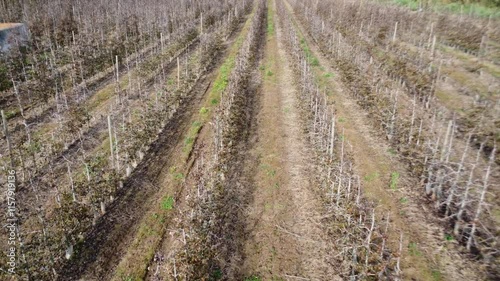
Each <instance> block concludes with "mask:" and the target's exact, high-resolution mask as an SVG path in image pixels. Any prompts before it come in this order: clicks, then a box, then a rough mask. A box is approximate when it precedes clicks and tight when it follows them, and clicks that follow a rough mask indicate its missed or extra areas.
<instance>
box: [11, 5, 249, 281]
mask: <svg viewBox="0 0 500 281" xmlns="http://www.w3.org/2000/svg"><path fill="white" fill-rule="evenodd" d="M204 3H205V5H207V7H208V6H209V5H210V3H211V2H210V1H205V2H204ZM220 5H222V4H221V3H214V4H213V5H212V8H210V9H209V8H207V9H206V10H205V11H204V13H205V14H204V15H203V17H204V20H203V24H200V23H198V24H197V25H196V26H195V27H192V28H191V27H188V28H187V29H179V30H176V31H174V34H176V33H177V34H179V35H177V36H171V38H170V39H163V41H161V42H160V43H159V44H158V46H159V47H158V48H159V50H157V51H156V52H157V54H158V55H156V56H151V57H148V58H146V57H145V58H143V59H142V62H141V63H138V64H137V65H138V67H139V69H141V72H140V73H139V74H140V75H132V74H131V73H130V71H127V72H126V75H125V77H126V79H128V84H127V86H126V87H122V88H120V84H119V81H121V78H120V76H121V74H120V71H119V70H118V71H115V73H114V74H116V80H115V81H113V80H111V82H110V83H111V85H113V84H115V83H116V84H117V86H116V88H115V91H112V92H111V97H110V98H109V102H108V104H107V105H106V106H105V107H108V106H109V107H110V108H109V109H108V108H105V110H106V111H99V113H100V114H103V113H104V114H107V116H103V117H101V118H95V120H92V121H91V122H93V124H92V125H87V128H88V129H87V131H83V130H81V128H80V129H79V132H78V130H77V132H75V133H76V134H78V135H77V136H76V140H75V141H74V143H73V144H71V145H68V149H66V150H61V152H60V153H59V154H55V153H54V154H53V155H54V158H52V159H48V160H47V162H45V163H47V164H46V165H44V166H43V168H41V169H40V168H39V171H38V172H39V173H40V175H39V177H34V175H35V172H34V173H32V174H29V175H28V176H27V177H26V182H25V187H24V188H23V189H22V190H20V192H19V194H18V196H20V197H22V198H19V201H20V202H23V207H22V209H21V210H20V214H19V217H20V238H21V240H22V242H23V247H22V252H23V254H24V257H25V259H24V260H22V261H21V262H22V267H21V268H20V269H19V272H21V274H22V276H23V277H26V278H28V279H29V280H52V279H53V278H55V277H56V275H55V274H56V273H55V271H54V270H55V269H56V268H57V267H58V266H59V265H61V264H62V263H63V262H64V260H63V257H64V256H65V255H66V258H77V256H76V257H73V256H74V255H75V253H74V252H73V246H74V245H75V244H77V243H79V242H81V241H82V239H84V236H85V233H86V232H87V231H88V230H89V228H90V227H91V226H92V224H93V223H94V222H95V221H96V219H97V218H98V217H99V216H101V215H102V214H104V213H105V212H106V206H107V204H109V203H110V202H112V201H113V200H114V196H115V193H116V191H117V190H118V189H119V188H120V187H121V182H122V181H123V180H124V179H125V178H126V177H128V176H130V175H131V172H132V170H133V168H134V167H135V166H136V165H137V163H138V162H140V161H141V160H142V158H143V156H144V154H145V152H146V150H147V149H148V147H149V145H150V144H151V143H152V142H153V141H154V140H155V139H156V138H157V136H158V134H159V132H161V130H162V129H163V127H164V126H165V124H166V123H168V122H169V119H170V118H171V117H172V115H173V114H174V113H175V111H177V110H178V108H179V105H180V104H181V103H185V102H189V100H192V96H193V95H194V93H192V89H193V88H194V87H195V85H196V83H197V82H198V80H199V79H200V78H201V77H202V76H203V74H205V73H206V72H207V71H209V70H210V69H211V67H212V64H213V62H214V60H215V59H216V58H217V57H218V55H219V51H220V49H221V44H222V43H223V41H224V39H225V38H227V37H228V35H229V34H231V33H232V32H233V31H234V30H235V29H236V28H237V27H238V23H239V22H240V21H241V18H242V17H243V16H244V15H245V11H247V10H248V9H247V6H248V1H245V2H237V1H228V2H226V3H224V4H223V5H222V6H220ZM219 6H220V7H219ZM180 12H182V9H181V10H179V13H180ZM212 13H213V14H212ZM200 17H201V14H200ZM210 18H212V19H213V21H211V22H210V21H209V22H210V24H208V23H207V22H206V21H205V20H207V19H210ZM214 19H216V20H214ZM193 29H194V32H189V30H193ZM183 33H184V34H183ZM172 35H173V34H172ZM189 36H191V38H189ZM193 36H194V38H193ZM183 37H187V38H186V39H184V40H185V41H182V40H177V39H182V38H183ZM175 40H177V41H175ZM186 45H187V46H186ZM173 70H175V71H173ZM145 72H146V73H147V75H143V73H145ZM174 81H175V82H174ZM77 108H78V109H79V107H77ZM103 110H104V109H103ZM61 127H62V128H63V129H64V130H66V129H67V128H68V127H67V123H64V124H61ZM87 132H88V133H87ZM61 139H62V138H61ZM56 141H57V140H53V141H50V139H49V140H47V141H46V142H45V143H46V145H47V146H48V147H49V148H50V147H51V146H52V145H53V144H54V142H56ZM68 150H71V153H69V152H68ZM20 156H23V155H22V154H21V155H20ZM47 158H49V157H47ZM21 159H22V158H21ZM22 161H24V162H27V161H26V160H24V159H23V160H22ZM17 163H19V162H17V161H16V164H17ZM17 168H19V169H20V168H21V167H19V166H18V167H17ZM35 181H36V185H35V184H33V183H34V182H35ZM30 205H31V206H30Z"/></svg>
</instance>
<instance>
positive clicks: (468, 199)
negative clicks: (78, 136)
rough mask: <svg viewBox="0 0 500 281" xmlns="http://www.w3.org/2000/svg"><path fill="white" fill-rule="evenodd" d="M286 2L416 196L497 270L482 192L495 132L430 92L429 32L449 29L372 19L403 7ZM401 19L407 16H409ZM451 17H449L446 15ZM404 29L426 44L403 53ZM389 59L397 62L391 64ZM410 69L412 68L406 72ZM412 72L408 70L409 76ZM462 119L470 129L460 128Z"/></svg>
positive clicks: (433, 70) (489, 186) (490, 172)
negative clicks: (402, 164) (411, 181)
mask: <svg viewBox="0 0 500 281" xmlns="http://www.w3.org/2000/svg"><path fill="white" fill-rule="evenodd" d="M290 2H291V3H292V5H293V8H294V9H295V11H296V12H297V14H298V15H299V18H300V20H301V22H302V23H303V25H304V26H305V29H306V31H307V32H308V34H309V35H310V36H311V37H312V38H313V39H314V42H315V43H316V44H317V45H318V47H319V48H320V50H321V52H322V53H323V55H325V56H326V57H327V58H328V59H330V61H331V62H332V63H333V64H334V65H337V66H338V69H339V72H340V73H341V78H342V80H343V82H344V85H345V86H346V87H347V89H348V90H349V92H350V93H351V94H352V96H353V97H354V98H356V100H357V101H358V103H359V104H360V105H361V106H362V107H363V108H364V109H365V110H367V111H368V112H369V113H370V116H372V118H373V119H374V120H376V122H374V126H376V128H377V129H379V130H380V132H381V133H382V134H383V135H384V136H386V137H387V139H388V140H389V143H390V144H391V146H392V147H393V148H395V150H397V151H398V154H399V155H400V156H402V157H403V158H404V159H405V160H406V161H407V163H408V165H409V168H410V170H411V171H412V172H413V173H414V175H416V176H418V177H420V179H421V182H422V185H421V190H422V193H423V194H425V195H427V196H428V197H429V198H431V199H432V200H433V201H434V206H435V208H436V213H438V214H439V215H440V216H442V217H444V218H445V219H446V221H447V222H449V224H448V225H451V228H449V229H448V231H449V232H450V233H451V234H453V235H454V237H455V238H456V239H457V241H459V242H460V243H462V244H463V245H464V246H465V247H466V249H467V250H469V251H470V252H472V253H474V254H477V255H479V256H481V257H483V258H484V259H485V261H486V262H487V263H488V264H489V269H490V271H491V272H495V271H497V270H498V268H497V267H496V266H495V259H496V256H497V254H496V253H497V251H496V249H495V246H494V245H496V244H497V243H498V235H496V234H495V233H496V230H495V229H496V226H495V221H494V219H493V218H492V215H491V214H490V213H489V210H491V209H490V207H489V206H492V207H491V208H493V209H496V208H498V205H497V203H495V202H496V201H495V199H494V197H493V196H491V195H489V191H493V190H496V189H494V188H498V186H496V185H495V184H494V182H493V178H495V173H497V172H495V170H497V164H496V163H495V157H496V156H497V155H498V153H497V149H496V144H495V137H494V135H495V133H494V132H495V130H497V129H495V127H494V126H493V127H488V126H486V127H483V124H481V122H477V123H473V124H470V123H467V122H465V120H464V119H461V118H460V115H458V114H454V112H452V111H450V110H447V109H446V108H445V107H444V106H442V105H440V104H439V102H436V101H437V100H436V98H435V97H434V90H435V84H436V83H437V81H439V75H440V73H439V66H438V65H439V64H438V63H436V60H435V59H434V57H433V55H434V54H436V49H435V48H436V47H437V46H436V44H438V43H440V41H439V42H437V41H436V39H435V38H436V37H435V35H434V33H433V32H441V34H440V36H443V37H446V36H454V35H450V34H448V35H446V36H445V34H444V33H446V32H448V31H447V30H448V29H446V28H443V30H442V31H439V30H441V29H440V28H436V26H435V25H434V24H433V23H430V24H425V25H424V26H429V28H430V30H431V33H430V35H429V34H427V35H426V34H425V32H422V33H419V32H418V30H415V28H416V27H413V31H412V29H411V28H409V27H408V28H406V30H407V31H406V32H404V31H405V28H404V27H401V22H399V21H396V23H395V24H394V28H393V29H388V28H384V25H385V24H383V23H382V22H379V23H378V24H376V20H375V18H376V15H377V14H380V13H381V11H383V14H384V15H385V18H388V17H391V18H392V19H391V20H394V19H397V18H399V17H401V18H406V16H407V12H400V8H382V7H380V6H378V5H376V4H373V5H374V6H373V5H372V6H370V5H366V6H365V5H364V4H363V5H361V4H360V3H359V2H357V3H354V2H348V3H350V4H346V5H344V6H343V5H342V4H338V3H333V2H323V5H325V6H322V7H318V9H311V8H309V7H306V6H305V5H303V3H301V2H299V1H290ZM336 7H337V8H336ZM370 7H371V9H370ZM384 9H385V10H384ZM346 10H351V13H350V14H351V15H352V17H353V20H354V21H348V20H347V19H346V18H345V17H344V16H343V15H344V12H346ZM333 11H336V12H335V14H334V13H333ZM408 19H412V17H411V16H409V15H408ZM454 19H455V18H454V17H453V16H450V19H449V20H450V21H451V20H454ZM345 21H348V22H349V25H350V26H351V27H350V28H349V27H347V25H346V24H345V23H344V22H345ZM464 21H466V20H464ZM470 21H472V20H470ZM398 23H399V24H398ZM411 23H412V20H407V21H406V25H407V26H408V25H411ZM424 23H425V22H424ZM414 25H416V24H414ZM474 26H476V25H473V27H474ZM487 27H488V25H485V28H487ZM365 30H368V31H369V32H366V31H365ZM455 30H456V28H455ZM467 33H468V32H467V31H464V33H463V34H462V35H465V34H467ZM411 34H415V36H416V37H417V38H419V34H423V35H421V37H420V38H424V39H425V42H429V44H428V45H427V44H423V43H420V44H416V46H417V47H420V49H418V51H417V52H412V51H408V50H409V49H411V48H409V47H404V46H405V44H409V43H411V42H412V40H411V39H408V38H410V36H411ZM488 34H494V33H488ZM457 36H458V35H457ZM491 36H493V35H491ZM399 38H403V39H401V40H400V39H399ZM404 38H406V39H404ZM377 40H378V42H377ZM405 40H407V41H406V42H405ZM457 40H458V39H457ZM477 40H479V39H477ZM477 40H476V41H474V42H476V43H477V42H478V41H477ZM417 42H418V41H417ZM483 43H484V42H483ZM386 51H392V52H393V53H394V55H392V54H387V53H385V52H386ZM377 52H380V53H381V54H377ZM419 56H420V57H423V58H419ZM384 57H386V58H384ZM398 58H399V59H398ZM395 59H398V60H402V61H403V62H401V63H396V62H395V61H394V60H395ZM412 67H413V69H414V71H410V70H411V69H412ZM429 70H430V71H429ZM412 73H414V74H415V75H414V76H410V75H409V74H412ZM420 79H423V80H422V81H421V84H420V85H422V87H418V86H412V85H419V84H418V83H420V82H419V81H420ZM496 106H498V104H492V105H490V107H493V108H494V107H496ZM492 112H495V111H494V110H493V111H489V112H485V113H483V114H484V115H485V116H489V114H491V113H492ZM493 118H495V117H494V116H493ZM485 122H486V120H485ZM464 124H468V126H470V127H469V128H465V127H466V126H464ZM482 130H486V131H487V133H484V132H481V131H482ZM489 132H491V133H489ZM487 147H489V148H487Z"/></svg>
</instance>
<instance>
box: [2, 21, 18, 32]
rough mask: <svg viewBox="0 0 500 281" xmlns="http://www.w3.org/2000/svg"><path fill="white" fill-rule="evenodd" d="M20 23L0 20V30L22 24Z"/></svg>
mask: <svg viewBox="0 0 500 281" xmlns="http://www.w3.org/2000/svg"><path fill="white" fill-rule="evenodd" d="M22 25H23V24H22V23H15V22H0V31H1V30H7V29H11V28H15V27H18V26H22Z"/></svg>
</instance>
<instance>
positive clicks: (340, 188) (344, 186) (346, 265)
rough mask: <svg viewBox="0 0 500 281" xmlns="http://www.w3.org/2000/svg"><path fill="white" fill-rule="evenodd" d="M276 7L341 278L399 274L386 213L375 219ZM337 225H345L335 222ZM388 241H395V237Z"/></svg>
mask: <svg viewBox="0 0 500 281" xmlns="http://www.w3.org/2000/svg"><path fill="white" fill-rule="evenodd" d="M277 7H278V15H279V22H280V25H281V26H282V27H283V30H284V35H285V38H286V43H287V49H288V51H289V53H290V55H291V57H292V65H293V70H294V72H295V75H297V77H298V79H297V87H298V88H299V89H300V91H299V98H300V100H301V105H302V106H303V108H302V111H303V113H304V114H305V116H306V117H307V120H308V121H307V126H308V135H309V141H310V143H311V145H312V147H313V148H314V151H315V156H316V159H317V163H316V169H315V170H316V171H317V172H316V173H315V179H314V180H315V182H316V183H317V184H318V186H319V187H320V190H319V192H320V194H322V198H323V203H324V209H325V210H326V212H327V213H328V214H329V216H325V217H326V219H324V220H323V224H325V225H334V226H337V227H334V228H332V231H333V233H330V235H332V239H335V241H336V243H335V247H336V252H337V253H339V254H338V255H336V257H337V258H336V259H337V262H338V264H339V267H338V269H337V272H338V274H339V275H340V276H341V277H342V279H350V280H364V279H370V278H376V279H379V280H398V279H400V278H401V277H402V275H401V270H400V259H401V248H400V249H399V253H398V254H397V250H394V249H390V248H389V247H388V246H387V245H389V243H388V241H387V240H388V239H389V231H392V229H389V224H390V223H389V217H387V218H384V220H385V221H381V222H379V224H381V225H377V222H376V214H375V210H374V208H373V207H372V206H371V205H370V203H368V202H367V201H366V200H365V199H363V195H362V182H361V180H360V177H359V176H358V175H356V174H355V172H354V171H353V169H352V167H353V163H352V160H351V157H350V156H349V155H348V153H347V143H346V142H347V141H346V140H345V138H344V137H343V128H342V127H341V126H340V125H339V123H338V122H337V120H336V117H337V116H336V114H335V111H334V110H333V109H332V108H331V106H330V105H329V103H328V102H327V96H326V92H324V91H323V90H321V89H320V86H319V85H318V84H317V82H316V81H317V79H316V78H315V74H314V73H313V71H312V64H313V61H312V60H311V57H310V55H309V54H308V53H307V52H306V51H305V50H304V48H303V46H302V45H301V39H300V37H299V35H298V33H297V31H296V29H295V27H294V23H293V22H292V20H291V16H290V14H289V13H288V12H287V10H286V8H285V6H284V4H283V1H281V0H280V1H277ZM341 225H343V226H344V227H338V226H341ZM401 240H402V236H401ZM392 242H393V243H392V244H397V241H392ZM394 242H396V243H394ZM400 243H402V241H401V242H400Z"/></svg>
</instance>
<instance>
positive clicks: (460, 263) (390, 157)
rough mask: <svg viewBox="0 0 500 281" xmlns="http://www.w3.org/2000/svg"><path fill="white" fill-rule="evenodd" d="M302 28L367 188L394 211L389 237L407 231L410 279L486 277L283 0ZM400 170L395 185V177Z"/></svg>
mask: <svg viewBox="0 0 500 281" xmlns="http://www.w3.org/2000/svg"><path fill="white" fill-rule="evenodd" d="M284 2H285V5H286V6H287V9H288V11H289V12H290V15H292V16H293V17H294V18H295V19H294V21H295V22H296V24H297V28H298V29H299V30H300V32H301V33H302V35H304V37H305V41H306V42H307V43H308V47H309V48H310V51H311V53H312V54H313V56H314V57H315V58H317V59H318V61H319V65H318V66H317V67H316V70H315V71H316V74H317V75H319V76H322V77H331V78H327V79H323V81H322V82H323V83H324V85H323V86H325V87H326V88H327V89H328V90H329V91H330V92H331V93H332V94H331V95H330V100H331V102H332V103H333V104H334V107H335V110H336V113H337V114H336V115H337V120H338V121H339V122H340V124H341V126H342V127H343V130H344V135H345V138H346V140H347V141H348V142H349V143H350V145H349V148H350V152H352V153H351V155H352V157H353V158H354V163H355V166H354V170H355V172H356V174H358V175H360V176H361V177H362V178H363V181H364V183H363V188H364V190H363V193H364V196H365V197H366V198H368V199H369V200H371V201H373V202H374V203H375V204H376V206H377V207H376V208H377V210H378V213H380V214H384V215H387V214H389V217H390V221H391V224H392V226H391V227H392V228H393V229H394V230H396V231H392V232H391V234H390V235H391V237H390V238H389V240H391V241H392V246H393V248H394V249H397V247H398V246H397V241H399V238H398V236H399V231H397V230H401V231H402V232H403V236H404V242H403V257H402V265H401V266H402V270H403V276H404V279H408V280H481V277H480V275H478V274H479V270H480V269H479V265H477V264H476V265H477V267H476V268H474V266H475V265H474V262H473V261H471V260H465V257H463V256H462V255H461V254H460V252H459V251H460V249H459V247H460V246H459V245H457V244H456V243H454V242H453V241H446V239H445V237H446V236H445V233H444V230H443V227H442V226H441V225H440V224H441V222H439V220H438V219H437V218H436V217H435V215H434V214H433V213H432V210H431V209H430V207H427V204H426V202H424V201H425V200H424V199H423V198H422V197H421V193H420V192H419V190H418V187H417V186H418V185H419V182H418V181H417V180H415V179H414V178H413V177H412V175H410V174H409V173H408V172H407V171H406V168H405V167H406V164H405V163H403V162H401V161H400V160H399V159H398V158H397V156H395V155H394V153H393V152H392V150H391V148H390V147H389V146H388V145H387V142H386V141H385V140H384V139H382V138H381V137H380V136H379V135H378V133H377V132H375V131H374V129H373V124H372V121H371V120H370V117H369V116H368V115H367V114H366V113H365V111H364V110H363V109H362V108H361V107H360V106H359V105H358V104H357V103H356V100H354V99H353V98H352V97H351V96H350V95H349V93H348V92H347V90H345V86H343V84H342V83H341V82H340V76H339V75H340V73H339V72H338V71H337V70H336V69H335V68H334V67H333V66H331V64H330V63H329V61H328V59H327V58H325V57H324V56H323V55H322V54H321V52H320V51H319V50H318V48H317V46H316V45H314V44H313V40H312V39H311V38H310V37H309V36H308V35H307V33H306V32H305V30H304V28H303V27H302V26H301V23H300V21H298V19H297V18H296V16H295V15H294V14H293V11H292V8H291V6H290V5H289V4H288V3H287V1H284ZM396 174H397V176H398V180H397V186H396V189H395V190H393V189H390V188H389V186H390V185H391V178H392V177H393V175H396Z"/></svg>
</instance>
